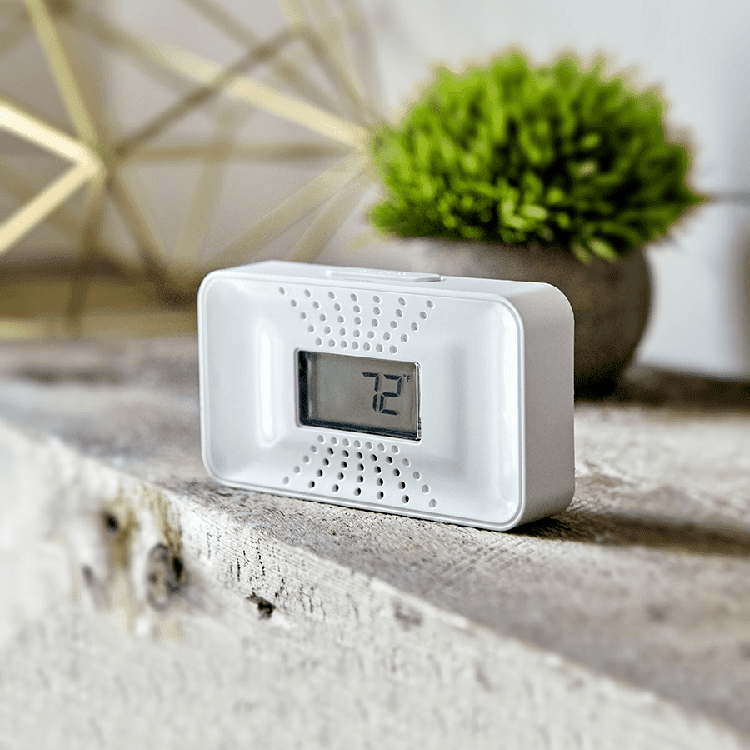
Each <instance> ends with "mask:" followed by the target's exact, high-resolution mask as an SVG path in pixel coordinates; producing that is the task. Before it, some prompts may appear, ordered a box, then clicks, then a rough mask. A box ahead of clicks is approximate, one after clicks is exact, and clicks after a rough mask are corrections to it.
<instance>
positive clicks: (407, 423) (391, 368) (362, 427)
mask: <svg viewBox="0 0 750 750" xmlns="http://www.w3.org/2000/svg"><path fill="white" fill-rule="evenodd" d="M297 370H298V378H299V399H298V407H299V421H300V424H303V425H308V426H311V427H328V428H332V429H339V430H347V431H350V432H366V433H370V434H371V435H382V436H384V437H400V438H405V439H407V440H418V439H419V366H418V365H417V364H416V363H415V362H396V361H394V360H391V359H375V358H373V357H349V356H346V355H342V354H328V353H323V352H302V351H301V352H298V353H297Z"/></svg>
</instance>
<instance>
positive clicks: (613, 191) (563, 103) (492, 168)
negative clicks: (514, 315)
mask: <svg viewBox="0 0 750 750" xmlns="http://www.w3.org/2000/svg"><path fill="white" fill-rule="evenodd" d="M603 68H604V65H603V62H602V61H601V60H599V61H597V62H596V64H595V65H594V66H593V67H591V68H589V69H585V68H584V67H582V66H581V65H580V64H579V63H578V61H577V60H576V59H575V58H574V57H572V56H566V57H562V58H560V59H559V60H557V61H556V62H554V63H553V64H551V65H548V66H544V67H533V66H532V65H531V64H530V63H529V61H528V60H527V59H526V57H525V56H524V55H522V54H520V53H519V52H516V51H513V52H510V53H509V54H506V55H504V56H502V57H499V58H497V59H495V60H493V61H492V63H491V64H490V65H489V66H487V67H483V68H480V67H472V68H469V69H468V70H466V71H465V72H463V73H453V72H450V71H448V70H446V69H440V70H439V71H438V72H437V76H436V79H435V81H434V83H433V84H432V85H431V86H430V87H429V88H428V89H427V90H426V91H425V92H424V94H423V96H422V97H421V98H420V99H419V101H417V102H416V103H415V104H414V105H413V106H412V107H411V108H410V109H409V110H408V112H407V113H406V114H405V116H404V117H403V118H402V120H401V122H400V123H399V124H398V125H396V126H384V127H382V128H380V129H379V130H378V131H377V132H376V134H375V137H374V138H373V145H372V160H373V166H374V168H375V170H376V172H377V173H378V176H379V177H380V179H381V181H382V184H383V186H384V189H385V200H383V201H382V202H381V203H379V204H378V205H376V206H375V207H374V208H373V209H372V211H371V213H370V220H371V222H372V223H373V224H374V225H375V226H376V227H377V228H379V229H380V230H381V231H383V232H386V233H388V234H390V235H393V236H396V237H398V238H431V239H432V240H433V241H431V242H430V243H428V244H427V246H426V244H425V243H423V242H422V243H418V244H419V247H420V248H421V249H417V248H415V253H414V257H413V260H412V265H413V266H414V267H415V268H417V267H419V268H420V269H424V270H428V269H429V270H432V271H437V272H440V273H445V274H450V275H471V276H484V277H495V278H506V279H511V280H519V281H521V280H524V281H527V280H536V281H546V282H548V283H551V284H554V285H555V286H557V287H558V288H560V289H561V290H562V291H563V292H564V293H565V294H566V295H567V297H568V299H569V300H570V302H571V305H572V307H573V312H574V315H575V320H576V342H575V360H576V365H575V381H576V392H577V394H579V395H581V394H584V393H588V394H601V393H602V392H606V391H609V390H611V389H612V387H613V385H614V383H616V380H617V377H618V375H619V373H620V372H621V370H622V369H623V367H624V366H625V365H626V364H627V362H628V361H629V360H630V358H631V357H632V354H633V352H634V351H635V348H636V346H637V344H638V341H639V340H640V338H641V336H642V334H643V331H644V329H645V325H646V321H647V317H648V311H649V302H650V281H649V275H648V267H647V264H646V261H645V258H644V255H643V248H644V246H645V245H646V244H647V243H649V242H653V241H654V240H656V239H658V238H660V237H662V236H664V235H665V233H666V232H667V230H668V229H669V227H670V226H671V225H672V224H673V223H674V222H675V221H677V219H679V218H680V217H681V216H682V215H683V213H685V212H686V211H687V210H688V209H690V208H691V207H693V206H695V205H696V204H698V203H699V202H701V200H702V198H701V196H699V195H698V194H696V193H695V192H693V191H692V190H691V189H690V188H689V187H688V186H687V183H686V175H687V171H688V166H689V152H688V148H687V145H686V144H685V143H683V142H679V141H671V140H668V138H667V136H666V134H665V127H664V123H663V112H664V104H663V102H662V100H661V98H660V96H659V94H658V93H657V92H656V91H655V90H653V89H651V90H646V91H640V92H639V91H636V90H634V89H632V88H629V87H628V86H627V85H626V83H625V82H624V81H623V79H622V77H613V78H607V77H605V75H604V71H603Z"/></svg>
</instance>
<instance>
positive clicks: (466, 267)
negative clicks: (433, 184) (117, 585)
mask: <svg viewBox="0 0 750 750" xmlns="http://www.w3.org/2000/svg"><path fill="white" fill-rule="evenodd" d="M403 244H404V248H403V253H404V257H405V258H409V260H408V265H409V267H411V268H412V269H414V270H419V271H433V272H435V273H440V274H444V275H447V276H477V277H482V278H494V279H509V280H512V281H544V282H547V283H548V284H552V285H553V286H556V287H557V288H558V289H560V290H561V291H562V292H563V293H564V294H565V296H566V297H567V298H568V300H570V304H571V306H572V308H573V314H574V316H575V388H576V395H577V396H603V395H606V394H608V393H611V392H612V390H613V389H614V388H615V386H616V385H617V380H618V378H619V376H620V373H621V372H622V370H623V369H624V367H625V366H626V365H627V364H628V362H629V361H630V359H631V358H632V356H633V354H634V352H635V350H636V347H637V346H638V342H639V341H640V340H641V336H642V335H643V332H644V330H645V328H646V323H647V321H648V315H649V309H650V304H651V282H650V277H649V269H648V264H647V262H646V259H645V257H644V254H643V251H642V250H641V249H636V250H633V251H632V252H631V253H629V254H628V256H627V257H625V258H624V259H623V260H622V261H620V262H618V263H610V262H607V261H604V260H599V259H595V260H593V261H592V262H591V263H590V264H588V265H587V264H583V263H581V262H580V261H579V260H577V259H576V258H575V257H574V256H572V255H570V254H569V253H565V252H560V251H557V250H554V249H546V248H534V247H532V248H523V247H516V246H509V245H501V244H494V243H485V242H452V241H446V240H430V241H425V240H415V241H413V242H412V241H408V240H406V241H404V243H403Z"/></svg>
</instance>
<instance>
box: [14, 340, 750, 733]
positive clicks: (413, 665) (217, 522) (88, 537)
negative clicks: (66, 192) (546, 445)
mask: <svg viewBox="0 0 750 750" xmlns="http://www.w3.org/2000/svg"><path fill="white" fill-rule="evenodd" d="M643 401H644V400H643V399H641V400H640V401H638V400H636V401H629V402H622V403H620V402H617V401H612V402H609V403H602V404H579V405H578V407H577V412H576V444H577V459H576V464H577V490H576V497H575V500H574V503H573V506H572V507H571V509H570V510H569V511H568V512H566V513H565V514H562V515H560V516H558V517H556V518H553V519H548V520H546V521H542V522H538V523H535V524H532V525H529V526H525V527H522V528H520V529H518V530H516V531H514V532H512V533H495V532H487V531H480V530H476V529H468V528H460V527H456V526H452V525H448V524H438V523H431V522H426V521H418V520H414V519H408V518H400V517H396V516H389V515H385V514H377V513H367V512H362V511H355V510H352V509H347V508H339V507H336V506H332V505H325V504H319V503H312V502H305V501H301V500H294V499H290V498H282V497H273V496H270V495H263V494H257V493H249V492H237V491H231V490H228V489H226V488H223V487H220V486H219V485H216V484H215V483H212V482H210V481H208V480H207V479H206V478H205V472H204V470H203V468H202V465H201V463H200V455H199V443H198V405H197V361H196V347H195V342H194V341H193V340H192V339H174V340H162V341H149V342H131V343H125V342H117V343H106V342H105V343H99V344H77V345H71V344H60V345H34V346H20V345H14V346H8V347H5V348H3V349H2V350H0V420H2V421H0V501H1V502H0V524H1V525H0V530H2V539H3V545H4V546H3V552H2V554H3V556H2V557H1V558H0V560H1V561H2V563H1V564H2V573H3V578H4V580H5V584H4V588H5V591H6V592H7V591H9V592H11V593H10V596H6V597H3V601H4V604H3V605H0V686H2V688H1V689H0V728H3V727H4V728H5V729H0V747H3V742H4V743H5V745H7V746H8V747H19V746H28V747H44V746H45V744H44V743H45V742H46V735H45V734H44V732H46V731H48V729H46V728H45V727H43V726H41V725H40V724H39V723H38V722H35V721H34V720H33V718H32V716H31V715H30V713H29V712H28V711H23V710H22V708H23V706H24V705H27V704H28V703H29V701H32V700H33V701H35V702H37V703H38V702H39V701H44V704H45V705H46V706H47V708H48V711H49V715H50V717H52V718H51V719H50V721H49V722H47V724H48V725H50V726H52V727H53V728H54V732H59V736H69V737H70V738H71V739H70V743H68V746H74V745H76V744H78V745H81V746H91V747H94V746H96V742H102V737H103V738H104V740H105V741H106V744H107V746H113V747H125V746H132V744H133V742H137V741H140V738H141V737H147V738H153V737H155V736H158V737H160V745H159V746H160V747H161V746H164V747H178V746H179V747H199V746H206V745H210V746H219V747H220V746H222V745H221V743H222V742H224V743H225V744H227V745H230V744H231V743H233V742H250V741H252V743H253V746H257V747H280V746H283V747H295V746H299V747H357V746H362V747H382V746H383V745H384V744H387V745H388V746H389V747H390V746H393V747H413V746H414V744H415V743H416V742H417V741H420V742H423V743H425V742H426V743H428V746H430V747H519V748H520V747H523V748H532V747H542V748H547V747H549V748H552V747H613V748H614V747H638V748H640V747H643V748H646V747H649V748H650V747H653V748H662V747H675V748H677V747H680V748H682V747H685V748H693V747H695V748H705V747H728V748H729V747H745V746H750V740H749V738H750V718H749V717H748V714H747V710H746V709H747V706H748V704H749V703H750V617H749V615H750V519H749V512H748V503H750V410H748V408H747V406H746V405H744V404H743V403H738V404H723V405H721V406H712V407H702V406H700V405H697V404H694V403H685V402H680V401H679V399H672V401H671V402H670V401H668V402H667V403H664V404H661V405H659V406H651V405H648V404H644V403H643ZM670 403H671V404H672V405H670ZM123 504H124V505H123ZM125 506H127V508H130V509H132V511H133V513H134V514H135V517H136V518H137V524H136V525H135V526H134V529H135V530H134V532H133V534H132V538H131V537H128V547H127V549H128V550H129V551H128V553H127V561H126V564H125V565H120V566H119V567H118V563H117V562H116V556H115V555H113V553H112V550H113V549H114V547H113V543H112V539H113V538H114V537H113V536H112V534H111V529H110V530H109V531H108V530H107V526H106V523H105V524H104V526H102V522H103V519H106V515H103V514H106V513H112V514H115V515H116V514H117V513H121V512H123V511H122V508H123V507H125ZM128 512H129V511H128ZM119 517H120V516H118V518H119ZM124 528H125V525H124V524H122V523H121V525H120V527H119V529H120V530H119V531H118V532H117V533H118V534H119V533H121V530H122V529H124ZM170 530H171V531H170ZM173 533H176V534H177V535H178V536H179V540H178V541H177V542H175V541H174V539H172V540H171V541H170V540H169V539H167V543H165V548H169V549H170V550H172V551H175V550H178V551H179V555H180V564H181V565H183V566H184V569H185V576H186V578H185V580H186V581H187V584H186V585H185V586H184V587H181V588H180V590H179V591H177V592H176V593H175V594H174V596H173V597H171V599H169V597H167V598H168V599H169V604H168V605H167V606H164V607H162V606H161V605H159V606H157V607H155V606H151V605H150V604H149V602H151V603H152V604H153V602H154V601H155V599H154V597H153V595H152V594H153V592H152V591H151V589H149V586H150V585H151V584H149V582H148V570H149V569H148V561H147V560H148V554H149V551H150V550H152V549H153V548H154V546H155V545H156V544H159V543H162V542H163V541H164V539H165V538H167V537H170V534H173ZM115 536H116V535H115ZM118 538H119V537H118ZM54 540H62V541H61V542H58V541H54ZM63 542H64V544H63ZM65 544H67V549H68V550H69V553H68V554H67V555H66V553H65V551H64V550H65ZM175 554H177V552H175ZM69 561H72V562H73V566H72V567H71V566H69V564H68V562H69ZM86 569H88V573H82V571H85V570H86ZM71 570H72V572H70V571H71ZM160 580H161V579H160ZM71 587H72V589H73V591H74V593H76V592H77V593H78V594H79V599H80V602H79V603H78V604H72V603H71V601H70V597H69V590H70V589H71ZM14 592H15V593H14ZM156 601H157V602H160V601H162V600H161V599H157V600H156ZM118 618H119V619H120V620H121V621H123V622H124V623H125V625H126V629H127V628H130V630H131V631H132V633H131V634H126V633H125V632H124V631H123V629H122V628H120V627H118V626H116V625H115V621H116V620H117V619H118ZM154 633H157V634H159V635H160V637H158V638H154V637H153V634H154ZM178 636H179V637H178ZM188 705H189V706H190V710H189V711H187V712H186V711H185V707H186V706H188ZM49 731H53V730H49ZM66 733H67V734H66ZM50 736H51V735H50ZM19 738H23V739H24V741H26V743H27V744H26V745H23V743H22V742H21V743H20V744H19ZM97 738H98V739H97ZM144 741H145V740H144ZM149 741H150V740H149ZM53 744H54V743H53ZM63 744H65V743H63ZM48 746H53V745H48ZM58 746H62V745H59V744H58Z"/></svg>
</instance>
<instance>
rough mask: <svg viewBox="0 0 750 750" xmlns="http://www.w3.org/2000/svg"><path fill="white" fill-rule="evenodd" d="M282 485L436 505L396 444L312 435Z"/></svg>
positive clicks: (370, 499) (393, 502) (334, 494)
mask: <svg viewBox="0 0 750 750" xmlns="http://www.w3.org/2000/svg"><path fill="white" fill-rule="evenodd" d="M282 484H283V486H285V487H289V489H293V490H297V491H299V492H310V493H315V494H320V495H324V496H326V497H334V498H335V497H341V499H342V500H343V499H349V498H354V499H357V500H362V501H365V502H376V503H378V502H382V503H384V504H388V505H396V504H397V503H402V504H404V505H406V504H411V505H417V506H419V507H424V506H426V507H429V508H434V507H436V506H437V500H436V499H435V496H434V492H433V491H432V488H431V487H430V485H429V483H428V482H427V481H426V480H425V478H424V477H423V476H422V474H421V472H419V471H418V470H416V468H415V467H414V466H413V465H412V462H411V460H410V459H409V458H407V457H405V456H404V455H403V452H402V450H401V448H400V447H399V446H398V445H386V444H385V443H379V442H372V441H369V440H351V439H349V438H339V437H336V436H325V435H318V436H317V438H316V440H315V442H314V443H312V444H311V445H310V447H309V449H308V450H307V451H306V452H305V453H304V454H303V455H302V456H301V457H300V461H299V463H298V464H297V465H296V466H294V467H293V469H292V471H291V472H290V473H289V474H288V475H287V476H285V477H284V478H283V479H282Z"/></svg>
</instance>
